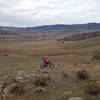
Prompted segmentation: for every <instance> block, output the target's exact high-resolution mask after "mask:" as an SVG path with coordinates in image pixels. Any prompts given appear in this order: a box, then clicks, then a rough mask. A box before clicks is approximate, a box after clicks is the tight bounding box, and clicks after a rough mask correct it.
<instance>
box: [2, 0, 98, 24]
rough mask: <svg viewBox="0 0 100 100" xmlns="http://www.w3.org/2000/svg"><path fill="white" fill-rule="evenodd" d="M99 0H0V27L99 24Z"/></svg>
mask: <svg viewBox="0 0 100 100" xmlns="http://www.w3.org/2000/svg"><path fill="white" fill-rule="evenodd" d="M99 9H100V0H0V25H7V26H12V25H13V26H37V25H44V24H75V23H87V22H100V11H99Z"/></svg>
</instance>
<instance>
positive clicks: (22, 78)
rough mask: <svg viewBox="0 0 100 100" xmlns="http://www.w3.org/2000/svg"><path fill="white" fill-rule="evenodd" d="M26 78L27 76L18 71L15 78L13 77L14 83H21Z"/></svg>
mask: <svg viewBox="0 0 100 100" xmlns="http://www.w3.org/2000/svg"><path fill="white" fill-rule="evenodd" d="M26 77H27V74H26V73H25V72H24V71H18V74H17V76H16V77H15V79H16V81H19V82H20V81H22V80H24V79H25V78H26Z"/></svg>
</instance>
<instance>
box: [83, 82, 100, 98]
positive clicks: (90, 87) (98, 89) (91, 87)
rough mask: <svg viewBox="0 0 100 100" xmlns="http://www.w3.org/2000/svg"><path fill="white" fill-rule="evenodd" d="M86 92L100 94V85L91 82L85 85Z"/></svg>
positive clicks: (91, 94) (87, 93) (92, 94)
mask: <svg viewBox="0 0 100 100" xmlns="http://www.w3.org/2000/svg"><path fill="white" fill-rule="evenodd" d="M85 94H86V95H90V96H98V95H100V85H99V84H98V83H97V82H89V83H88V84H87V85H86V87H85Z"/></svg>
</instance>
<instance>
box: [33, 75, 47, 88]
mask: <svg viewBox="0 0 100 100" xmlns="http://www.w3.org/2000/svg"><path fill="white" fill-rule="evenodd" d="M47 80H48V77H47V76H38V77H36V79H35V82H34V85H35V86H36V87H44V86H47Z"/></svg>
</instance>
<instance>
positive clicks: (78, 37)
mask: <svg viewBox="0 0 100 100" xmlns="http://www.w3.org/2000/svg"><path fill="white" fill-rule="evenodd" d="M97 36H100V31H98V32H88V33H81V34H75V35H71V36H66V37H64V38H63V39H58V41H60V40H63V41H79V40H84V39H88V38H93V37H97Z"/></svg>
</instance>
